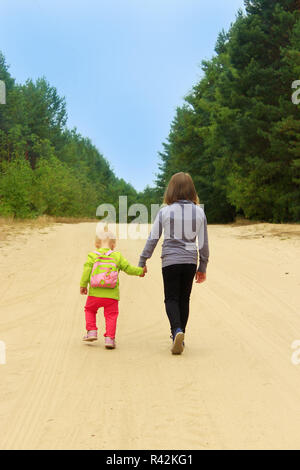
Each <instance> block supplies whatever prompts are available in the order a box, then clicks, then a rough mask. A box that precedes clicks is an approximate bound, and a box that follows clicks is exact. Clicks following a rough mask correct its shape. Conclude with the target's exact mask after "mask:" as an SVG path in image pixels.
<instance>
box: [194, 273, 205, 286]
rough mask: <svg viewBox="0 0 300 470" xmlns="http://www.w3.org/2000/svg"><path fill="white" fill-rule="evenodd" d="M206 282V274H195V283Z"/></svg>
mask: <svg viewBox="0 0 300 470" xmlns="http://www.w3.org/2000/svg"><path fill="white" fill-rule="evenodd" d="M204 281H206V273H200V271H197V272H196V283H197V284H202V282H204Z"/></svg>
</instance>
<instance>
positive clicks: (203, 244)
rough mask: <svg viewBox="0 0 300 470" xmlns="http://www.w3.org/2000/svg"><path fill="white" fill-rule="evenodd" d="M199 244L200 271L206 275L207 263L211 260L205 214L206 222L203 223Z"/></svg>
mask: <svg viewBox="0 0 300 470" xmlns="http://www.w3.org/2000/svg"><path fill="white" fill-rule="evenodd" d="M198 242H199V268H198V271H200V272H201V273H206V269H207V263H208V259H209V245H208V233H207V220H206V216H205V214H204V220H203V223H202V227H201V231H200V235H199V238H198Z"/></svg>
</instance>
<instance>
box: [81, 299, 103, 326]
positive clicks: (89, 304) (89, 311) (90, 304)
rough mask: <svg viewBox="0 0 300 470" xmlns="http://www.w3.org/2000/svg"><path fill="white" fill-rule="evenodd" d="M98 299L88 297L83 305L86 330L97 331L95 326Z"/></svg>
mask: <svg viewBox="0 0 300 470" xmlns="http://www.w3.org/2000/svg"><path fill="white" fill-rule="evenodd" d="M99 301H100V299H98V297H88V298H87V301H86V304H85V308H84V310H85V320H86V330H87V331H91V330H98V328H97V325H96V315H97V312H98V309H99V307H100V305H99Z"/></svg>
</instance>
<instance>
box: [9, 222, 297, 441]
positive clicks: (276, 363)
mask: <svg viewBox="0 0 300 470" xmlns="http://www.w3.org/2000/svg"><path fill="white" fill-rule="evenodd" d="M276 227H277V229H278V233H279V231H280V233H282V235H281V236H278V233H273V231H274V230H275V229H276ZM276 227H275V228H274V226H268V225H254V226H246V227H227V226H210V227H209V235H210V244H211V263H210V266H209V271H208V281H207V283H206V284H205V285H202V286H195V288H194V291H193V296H192V314H191V319H190V323H189V330H188V334H187V338H186V342H187V347H186V351H185V353H184V355H183V356H181V357H174V356H172V355H171V354H170V352H169V347H170V340H169V331H168V322H167V319H166V317H165V313H164V305H163V298H162V282H161V272H160V258H159V256H160V253H159V250H157V251H156V253H155V256H154V257H153V259H152V260H151V261H150V262H149V265H148V267H149V275H148V277H147V278H145V279H140V278H133V277H129V276H126V275H125V274H122V275H121V295H122V300H121V304H120V317H119V323H118V337H117V340H118V348H117V349H116V350H115V351H106V350H105V349H104V348H103V340H102V337H101V340H100V341H99V342H98V343H97V344H93V345H86V344H82V343H81V335H82V334H83V332H84V316H83V313H82V312H83V305H84V301H85V299H84V298H83V297H80V295H78V282H79V278H80V275H81V269H82V264H83V262H84V261H85V256H86V253H87V251H89V250H90V249H91V248H92V242H93V233H94V232H93V231H94V225H93V224H90V223H89V224H78V225H60V226H54V227H51V228H49V229H47V230H45V229H44V230H43V231H42V232H43V233H40V232H39V231H35V232H28V233H26V234H25V235H24V237H21V238H17V239H16V240H14V241H11V242H10V243H9V244H8V245H4V246H2V247H0V278H1V282H0V340H2V341H5V343H6V348H7V363H6V365H0V448H1V449H32V448H34V449H73V448H79V449H157V448H158V449H185V448H186V449H214V448H221V449H233V448H234V449H238V448H268V449H269V448H272V449H278V448H297V449H299V448H300V433H299V428H300V365H299V366H295V365H293V364H292V363H291V355H292V352H293V351H292V349H291V344H292V342H293V341H294V340H296V339H300V288H299V287H300V263H299V259H300V238H299V226H298V227H297V226H296V228H295V227H293V226H281V227H280V228H278V226H276ZM283 232H284V233H283ZM294 232H297V233H294ZM263 236H264V238H263ZM143 244H144V242H143V241H127V242H125V241H121V242H120V243H119V249H120V251H122V252H123V254H124V255H125V256H126V257H127V258H128V259H130V261H132V262H133V263H136V262H137V258H138V254H139V252H140V251H141V249H142V247H143ZM286 273H289V274H286ZM99 326H100V327H101V330H100V331H101V332H102V333H103V317H102V313H99Z"/></svg>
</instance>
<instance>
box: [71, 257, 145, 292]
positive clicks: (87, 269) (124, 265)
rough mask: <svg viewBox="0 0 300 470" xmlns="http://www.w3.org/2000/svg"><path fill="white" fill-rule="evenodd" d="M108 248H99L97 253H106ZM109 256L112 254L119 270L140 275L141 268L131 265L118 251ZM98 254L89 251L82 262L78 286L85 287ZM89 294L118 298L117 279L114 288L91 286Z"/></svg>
mask: <svg viewBox="0 0 300 470" xmlns="http://www.w3.org/2000/svg"><path fill="white" fill-rule="evenodd" d="M108 250H109V248H100V249H99V250H96V251H98V252H99V253H106V252H107V251H108ZM110 256H112V257H113V258H114V259H115V260H116V265H117V268H118V270H119V271H124V272H125V273H126V274H129V275H131V276H140V275H141V274H143V268H138V267H136V266H131V264H129V262H128V261H127V260H126V259H125V258H124V256H122V255H121V253H120V252H119V251H114V252H113V253H112V254H111V255H110ZM97 258H98V255H96V253H89V254H88V259H87V262H86V263H85V264H84V269H83V274H82V277H81V281H80V287H87V286H88V284H89V282H90V278H91V273H92V269H93V265H94V263H95V262H96V260H97ZM89 295H90V296H92V297H104V298H107V299H116V300H119V299H120V289H119V279H118V282H117V285H116V287H114V289H110V288H105V287H91V286H90V288H89Z"/></svg>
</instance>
